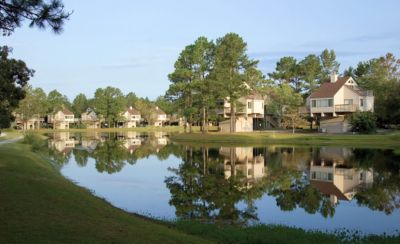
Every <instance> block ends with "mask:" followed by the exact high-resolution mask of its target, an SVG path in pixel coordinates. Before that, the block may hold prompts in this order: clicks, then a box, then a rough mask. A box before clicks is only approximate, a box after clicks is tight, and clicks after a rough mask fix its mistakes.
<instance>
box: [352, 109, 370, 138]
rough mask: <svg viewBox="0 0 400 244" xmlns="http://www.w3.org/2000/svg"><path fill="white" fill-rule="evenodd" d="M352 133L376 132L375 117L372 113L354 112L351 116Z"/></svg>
mask: <svg viewBox="0 0 400 244" xmlns="http://www.w3.org/2000/svg"><path fill="white" fill-rule="evenodd" d="M350 124H351V128H352V131H354V132H359V133H363V134H370V133H374V132H375V131H376V116H375V114H374V113H372V112H356V113H354V114H353V115H352V116H351V119H350Z"/></svg>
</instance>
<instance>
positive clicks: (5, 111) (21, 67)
mask: <svg viewBox="0 0 400 244" xmlns="http://www.w3.org/2000/svg"><path fill="white" fill-rule="evenodd" d="M10 51H11V49H10V48H9V47H7V46H4V47H0V88H1V89H0V128H7V127H9V126H10V124H11V122H12V120H13V116H12V111H13V110H14V109H15V108H16V107H17V106H18V103H19V101H20V100H21V99H23V98H24V97H25V91H24V87H25V86H26V85H27V83H28V81H29V79H30V78H31V77H32V76H33V74H34V71H33V70H32V69H29V68H28V67H27V66H26V64H25V62H24V61H22V60H17V59H13V58H10V57H9V54H10Z"/></svg>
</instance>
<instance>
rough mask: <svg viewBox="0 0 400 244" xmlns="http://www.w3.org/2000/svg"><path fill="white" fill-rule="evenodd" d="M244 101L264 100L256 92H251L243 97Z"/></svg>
mask: <svg viewBox="0 0 400 244" xmlns="http://www.w3.org/2000/svg"><path fill="white" fill-rule="evenodd" d="M245 98H246V99H255V100H256V99H257V100H264V98H263V96H261V95H260V94H258V93H256V92H252V93H250V94H249V95H247V96H245Z"/></svg>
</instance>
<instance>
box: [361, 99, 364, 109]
mask: <svg viewBox="0 0 400 244" xmlns="http://www.w3.org/2000/svg"><path fill="white" fill-rule="evenodd" d="M360 106H361V107H364V99H362V98H361V99H360Z"/></svg>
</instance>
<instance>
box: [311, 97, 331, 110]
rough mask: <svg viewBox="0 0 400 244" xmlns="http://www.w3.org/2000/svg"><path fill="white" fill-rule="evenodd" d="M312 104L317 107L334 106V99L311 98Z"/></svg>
mask: <svg viewBox="0 0 400 244" xmlns="http://www.w3.org/2000/svg"><path fill="white" fill-rule="evenodd" d="M311 106H312V107H313V108H315V107H333V99H319V100H311Z"/></svg>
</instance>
